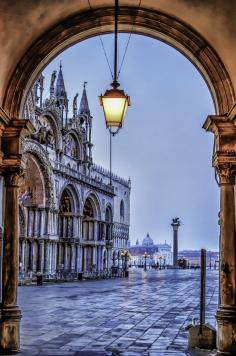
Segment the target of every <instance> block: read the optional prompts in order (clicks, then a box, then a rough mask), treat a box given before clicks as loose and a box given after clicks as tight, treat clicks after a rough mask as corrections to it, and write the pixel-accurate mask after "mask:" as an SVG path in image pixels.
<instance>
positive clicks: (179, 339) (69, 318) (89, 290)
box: [19, 269, 218, 356]
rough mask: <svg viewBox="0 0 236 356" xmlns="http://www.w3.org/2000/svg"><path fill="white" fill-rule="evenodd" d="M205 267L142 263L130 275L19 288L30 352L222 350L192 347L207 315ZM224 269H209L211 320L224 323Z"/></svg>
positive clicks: (196, 354)
mask: <svg viewBox="0 0 236 356" xmlns="http://www.w3.org/2000/svg"><path fill="white" fill-rule="evenodd" d="M199 280H200V273H199V271H194V270H161V271H151V270H149V271H147V272H144V271H143V270H138V269H134V270H132V271H131V272H130V277H129V278H127V279H121V278H118V279H109V280H101V281H82V282H81V281H80V282H75V283H66V284H54V285H53V284H52V285H43V286H42V287H37V286H28V287H20V288H19V304H20V306H21V308H22V313H23V318H22V323H21V344H22V346H21V349H22V352H21V355H22V356H28V355H30V356H38V355H41V356H46V355H48V356H60V355H63V356H67V355H68V356H72V355H73V356H75V355H78V356H79V355H84V356H86V355H88V356H93V355H94V356H100V355H104V356H108V355H111V356H116V355H117V356H118V355H119V356H120V355H121V356H133V355H136V356H138V355H142V356H146V355H147V356H155V355H157V356H165V355H175V356H178V355H179V356H181V355H189V356H190V355H191V356H204V355H215V353H214V352H207V351H205V352H203V351H199V350H198V351H188V346H187V344H188V340H187V337H188V332H187V331H186V329H185V328H186V327H187V326H188V325H189V324H191V323H192V320H193V319H199ZM217 287H218V271H215V270H209V271H207V290H206V322H209V323H210V324H211V325H212V326H214V327H216V322H215V319H214V315H215V312H216V309H217V303H218V288H217Z"/></svg>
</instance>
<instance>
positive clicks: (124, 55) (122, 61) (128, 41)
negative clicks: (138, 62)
mask: <svg viewBox="0 0 236 356" xmlns="http://www.w3.org/2000/svg"><path fill="white" fill-rule="evenodd" d="M141 2H142V0H139V4H138V9H139V8H140V6H141ZM134 21H135V20H134ZM133 30H134V22H133V25H132V28H131V31H130V34H129V38H128V40H127V43H126V46H125V51H124V54H123V58H122V60H121V64H120V68H119V71H118V75H117V79H118V78H119V76H120V72H121V69H122V67H123V64H124V61H125V57H126V53H127V50H128V47H129V43H130V39H131V36H132V33H133Z"/></svg>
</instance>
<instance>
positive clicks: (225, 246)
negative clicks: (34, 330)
mask: <svg viewBox="0 0 236 356" xmlns="http://www.w3.org/2000/svg"><path fill="white" fill-rule="evenodd" d="M119 25H120V31H123V32H126V31H129V30H130V29H131V28H132V30H133V32H134V33H138V34H143V35H146V36H151V37H153V38H156V39H160V40H162V41H164V42H166V43H168V44H170V45H172V46H173V47H175V48H176V49H178V50H179V51H180V52H182V53H183V54H184V55H186V57H187V58H189V59H190V60H191V61H192V62H193V64H194V65H195V66H196V67H197V68H198V69H199V71H200V72H201V73H202V75H203V77H204V79H205V80H206V82H207V84H208V87H209V89H210V92H211V94H212V97H213V100H214V103H215V110H216V113H217V114H218V115H219V116H214V117H213V116H211V117H209V118H208V120H207V121H206V123H205V125H204V128H205V129H206V130H209V131H211V132H213V133H214V135H215V138H216V145H215V148H216V150H215V154H214V161H213V163H214V166H215V168H216V169H217V171H218V173H219V176H220V184H221V254H222V261H221V277H220V279H221V289H220V290H221V295H220V302H221V305H220V308H219V311H218V314H217V318H218V323H219V350H220V351H221V352H225V353H228V354H230V353H232V354H233V353H234V352H235V349H236V336H235V335H236V332H235V331H236V311H235V310H236V301H235V275H236V253H235V244H236V241H235V197H234V184H235V171H236V149H235V147H236V142H235V138H236V130H235V125H234V121H233V119H234V117H235V114H236V112H235V107H234V105H235V93H234V88H233V85H232V82H231V79H230V76H229V74H228V72H227V70H226V68H225V66H224V64H223V62H222V60H221V58H220V57H219V55H218V54H217V52H216V51H215V50H214V48H213V47H212V46H211V45H210V44H209V43H208V41H206V40H205V39H204V38H203V36H201V35H200V34H199V33H198V32H197V31H195V30H194V29H193V28H192V27H190V26H189V25H187V24H186V23H184V22H183V21H181V20H179V19H177V18H176V17H173V16H171V15H169V14H167V13H164V12H160V11H155V10H151V9H147V8H137V7H134V6H130V7H121V9H120V16H119ZM112 30H113V8H106V7H103V8H97V9H96V10H91V11H85V12H80V13H76V14H74V15H72V16H71V17H70V18H67V19H66V20H63V21H61V22H60V23H59V24H57V25H55V26H53V27H52V28H51V29H50V30H48V31H47V32H45V33H44V34H43V35H42V36H41V37H40V38H38V39H37V38H35V42H34V44H33V45H32V46H28V48H27V51H26V52H25V55H24V56H23V57H22V58H21V59H20V60H19V62H18V64H17V65H16V67H15V70H13V71H12V73H11V78H10V80H9V81H8V83H7V85H6V90H5V93H4V100H3V107H2V108H1V111H0V113H1V118H2V124H1V131H2V132H3V133H2V147H1V148H2V151H3V159H2V158H1V169H2V171H3V174H4V176H5V186H6V203H5V230H4V240H5V245H4V256H3V303H2V310H1V314H2V319H1V334H0V346H1V348H2V349H4V350H10V351H17V350H18V349H19V320H20V310H19V309H18V308H17V306H16V305H17V297H16V296H17V293H16V290H17V273H18V251H17V244H18V226H17V225H18V209H17V203H18V201H17V189H18V180H19V175H20V173H21V169H20V165H21V154H22V147H21V142H22V140H23V139H24V137H25V136H26V135H27V132H29V131H30V130H32V127H31V125H30V124H29V123H27V122H26V121H25V120H19V118H21V117H22V113H23V105H24V102H25V99H26V95H27V92H28V89H29V88H30V87H31V85H32V83H33V82H34V80H35V79H36V77H37V76H38V74H39V73H40V71H41V70H42V69H43V67H44V66H46V65H47V64H48V63H49V61H50V60H51V59H52V58H54V57H55V56H56V55H57V54H58V53H60V52H61V51H62V50H63V49H65V48H67V47H69V46H71V45H72V44H74V43H77V42H79V41H81V40H84V39H86V38H89V37H91V36H95V35H98V34H102V33H109V32H111V31H112ZM9 261H11V263H9ZM9 323H10V325H11V328H10V329H9ZM9 330H10V331H9ZM226 334H227V335H228V337H225V336H224V335H226ZM230 335H231V336H230Z"/></svg>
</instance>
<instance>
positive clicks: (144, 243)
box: [142, 233, 154, 246]
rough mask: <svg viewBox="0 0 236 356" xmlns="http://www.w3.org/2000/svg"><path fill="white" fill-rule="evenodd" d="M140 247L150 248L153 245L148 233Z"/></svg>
mask: <svg viewBox="0 0 236 356" xmlns="http://www.w3.org/2000/svg"><path fill="white" fill-rule="evenodd" d="M142 245H143V246H152V245H154V243H153V239H152V238H151V237H150V235H149V233H147V236H146V237H144V239H143V243H142Z"/></svg>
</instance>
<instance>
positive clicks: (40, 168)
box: [19, 65, 131, 276]
mask: <svg viewBox="0 0 236 356" xmlns="http://www.w3.org/2000/svg"><path fill="white" fill-rule="evenodd" d="M43 90H44V77H43V75H40V77H39V79H38V80H37V82H36V83H35V84H34V86H33V88H32V90H31V91H30V93H29V95H28V98H27V100H26V103H25V107H24V116H25V118H26V119H30V121H31V122H32V124H33V126H34V128H35V132H34V133H33V134H32V135H31V136H30V137H28V138H27V139H26V140H25V142H24V155H23V157H24V158H23V169H24V171H23V174H22V179H21V186H20V193H19V224H20V246H19V249H20V263H19V265H20V275H24V274H29V273H30V274H31V275H35V274H36V273H43V274H44V275H48V276H53V275H56V274H58V273H62V272H63V273H73V272H75V273H76V272H84V274H86V273H90V272H96V273H97V274H100V273H101V274H102V273H103V272H104V271H109V270H110V269H111V267H112V266H118V267H119V266H120V267H121V266H122V253H123V251H124V250H126V249H127V247H128V241H129V223H130V188H131V184H130V180H125V179H123V178H120V177H118V176H116V175H115V174H112V176H111V177H110V172H108V171H106V170H105V169H103V168H102V167H100V166H99V165H97V164H94V162H93V157H92V147H93V144H92V142H91V132H92V116H91V113H90V109H89V104H88V99H87V93H86V83H84V88H83V92H82V96H81V100H80V104H79V105H78V107H77V99H78V94H76V95H75V97H74V99H73V114H72V115H69V105H68V102H69V100H68V98H67V93H66V89H65V83H64V78H63V71H62V66H61V65H60V68H59V71H58V73H57V72H56V71H54V72H53V73H52V76H51V82H50V88H49V96H48V97H47V98H46V99H45V97H44V95H43ZM110 178H111V181H110Z"/></svg>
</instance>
